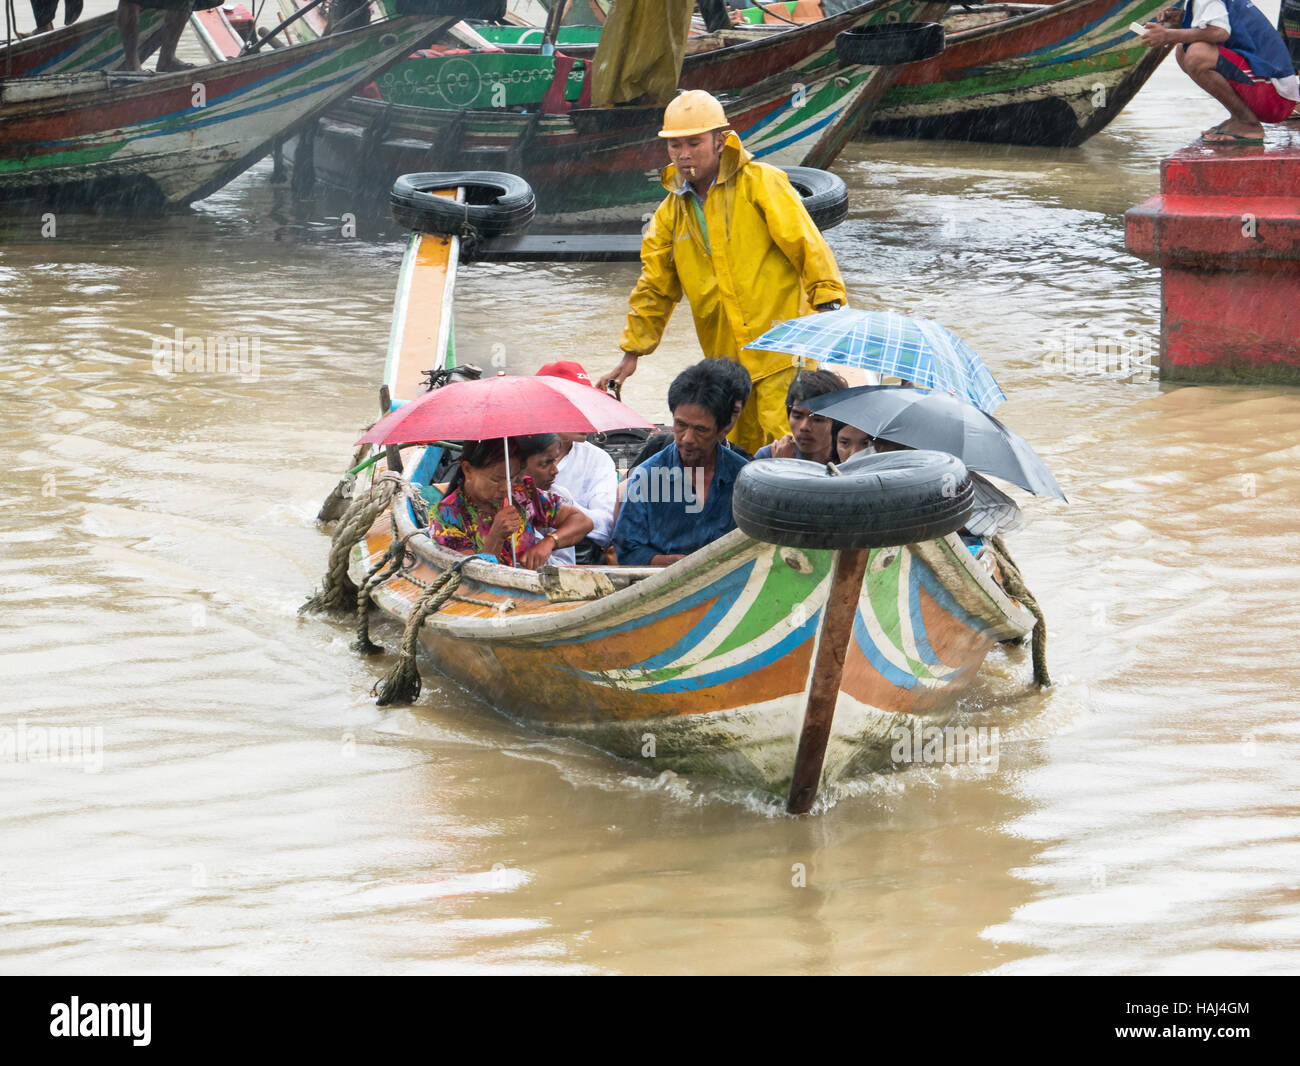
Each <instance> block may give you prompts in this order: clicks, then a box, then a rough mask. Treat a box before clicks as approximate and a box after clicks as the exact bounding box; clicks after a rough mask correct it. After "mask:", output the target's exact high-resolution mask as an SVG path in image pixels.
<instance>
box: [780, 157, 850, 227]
mask: <svg viewBox="0 0 1300 1066" xmlns="http://www.w3.org/2000/svg"><path fill="white" fill-rule="evenodd" d="M778 169H780V170H783V171H785V176H786V177H787V178H789V179H790V184H791V185H793V186H794V188H795V191H796V192H797V193H798V194H799V196H800V197H801V198H802V199H803V206H804V210H805V211H807V212H808V215H809V217H810V218H811V219H812V220H813V222H814V224H815V225H816V226H817V228H818V229H820V230H828V229H833V228H834V227H836V226H838V225H839V224H840V223H841V222H843V221H844V220H845V219H846V218H848V217H849V189H848V186H847V185H845V184H844V179H843V178H841V177H840V176H839V175H838V174H832V173H831V172H830V171H829V170H818V169H817V168H816V167H780V168H778Z"/></svg>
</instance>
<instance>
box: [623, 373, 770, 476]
mask: <svg viewBox="0 0 1300 1066" xmlns="http://www.w3.org/2000/svg"><path fill="white" fill-rule="evenodd" d="M716 372H717V374H718V376H719V377H720V378H721V379H722V380H724V381H726V382H727V384H728V385H729V386H730V387H731V395H732V402H733V404H734V405H735V411H736V413H735V415H734V416H733V417H732V419H731V422H730V424H729V425H728V426H727V428H726V432H727V433H730V432H731V431H732V430H733V429H735V428H736V423H737V422H739V421H740V412H741V411H743V410H744V409H745V404H747V403H748V402H749V394H750V392H752V391H753V388H754V383H753V381H751V380H750V377H749V371H748V370H746V369H745V368H744V367H743V366H741V365H740V364H739V363H735V362H732V361H731V360H730V359H722V360H719V362H718V366H717V371H716ZM672 439H673V435H672V434H671V433H652V434H651V435H650V436H649V437H647V438H646V442H645V447H643V448H642V449H641V451H640V452H639V453H638V454H637V457H636V462H634V463H633V464H632V466H633V468H634V469H635V468H636V467H638V466H640V465H641V464H642V463H644V462H645V461H646V460H647V459H649V458H650V457H651V456H652V455H658V454H659V453H660V452H661V451H663V450H664V449H665V448H666V447H668V443H669V442H670V441H671V440H672ZM722 443H723V444H725V445H726V446H727V447H728V448H730V449H731V450H732V451H733V452H735V453H736V454H737V455H739V456H740V457H741V458H742V459H744V460H745V462H749V460H751V459H753V458H754V457H753V456H752V455H750V454H749V452H747V451H745V449H744V448H742V447H741V446H740V445H739V444H737V443H736V442H735V441H733V440H724V441H723V442H722ZM620 488H621V486H620ZM620 498H621V493H620Z"/></svg>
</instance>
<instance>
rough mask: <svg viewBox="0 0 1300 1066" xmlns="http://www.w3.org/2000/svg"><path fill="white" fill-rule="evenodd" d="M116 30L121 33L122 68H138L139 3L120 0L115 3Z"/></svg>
mask: <svg viewBox="0 0 1300 1066" xmlns="http://www.w3.org/2000/svg"><path fill="white" fill-rule="evenodd" d="M117 31H118V33H120V34H121V35H122V69H123V70H139V69H140V5H139V4H133V3H131V0H121V2H120V3H119V4H118V5H117Z"/></svg>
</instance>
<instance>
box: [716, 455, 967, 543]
mask: <svg viewBox="0 0 1300 1066" xmlns="http://www.w3.org/2000/svg"><path fill="white" fill-rule="evenodd" d="M840 470H841V473H840V475H839V476H838V477H834V476H832V475H830V474H829V473H827V471H826V467H825V466H823V465H822V464H821V463H810V462H807V461H805V460H803V459H758V460H755V461H754V462H752V463H750V464H749V465H748V466H746V467H745V468H744V469H743V470H741V472H740V476H739V477H738V478H737V479H736V488H735V491H734V492H733V494H732V502H731V509H732V513H733V514H734V515H735V518H736V525H738V526H739V527H740V528H741V529H742V530H744V531H745V533H746V534H747V535H748V536H751V537H753V538H754V539H755V540H761V541H766V542H767V543H769V544H780V545H781V546H783V547H787V548H885V547H892V546H894V545H899V544H919V543H921V542H923V541H927V540H934V539H935V538H936V537H943V536H946V535H947V534H949V533H955V532H956V531H957V530H959V529H961V527H962V526H964V525H965V524H966V522H967V520H968V519H969V518H970V515H971V510H972V509H973V507H974V494H973V490H972V488H971V480H970V475H969V474H968V473H967V472H966V466H965V464H963V463H962V461H961V460H960V459H958V458H957V457H956V456H952V455H948V454H947V453H946V452H928V451H908V452H888V453H885V454H883V455H864V456H861V457H856V458H855V459H854V460H852V461H850V462H848V463H845V464H844V465H843V466H842V467H841V468H840Z"/></svg>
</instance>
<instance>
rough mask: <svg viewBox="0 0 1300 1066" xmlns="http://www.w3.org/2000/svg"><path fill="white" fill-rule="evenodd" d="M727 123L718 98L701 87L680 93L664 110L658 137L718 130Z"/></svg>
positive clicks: (692, 134) (687, 135) (691, 134)
mask: <svg viewBox="0 0 1300 1066" xmlns="http://www.w3.org/2000/svg"><path fill="white" fill-rule="evenodd" d="M726 125H727V115H726V112H724V111H723V110H722V105H721V104H720V103H718V98H717V97H716V96H714V95H713V94H712V93H706V92H705V91H704V90H703V89H691V90H689V91H687V92H684V93H682V94H681V95H680V96H678V97H677V99H675V100H674V101H673V102H672V103H671V104H669V105H668V107H667V108H665V110H664V128H663V129H661V130H660V131H659V136H660V137H694V136H695V135H696V134H697V133H708V132H709V131H710V130H720V129H723V128H724V127H725V126H726Z"/></svg>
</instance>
